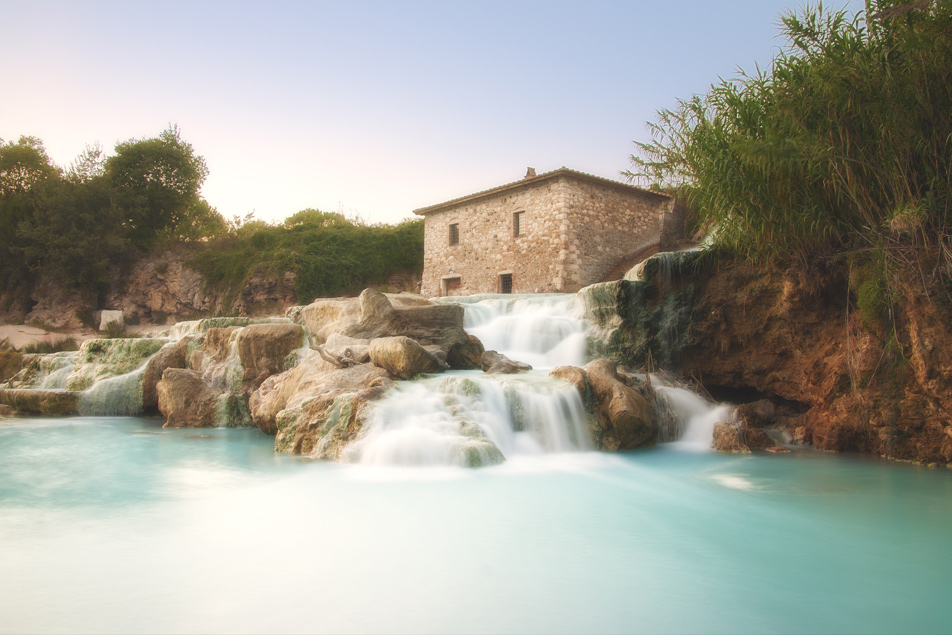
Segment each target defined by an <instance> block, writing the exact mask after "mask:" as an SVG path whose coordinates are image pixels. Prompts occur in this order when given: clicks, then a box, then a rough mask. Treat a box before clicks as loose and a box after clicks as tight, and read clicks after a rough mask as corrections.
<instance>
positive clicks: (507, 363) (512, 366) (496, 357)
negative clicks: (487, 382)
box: [479, 351, 532, 375]
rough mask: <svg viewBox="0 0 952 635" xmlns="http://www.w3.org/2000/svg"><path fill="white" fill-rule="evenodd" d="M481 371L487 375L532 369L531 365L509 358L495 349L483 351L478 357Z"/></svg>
mask: <svg viewBox="0 0 952 635" xmlns="http://www.w3.org/2000/svg"><path fill="white" fill-rule="evenodd" d="M479 363H480V366H481V367H482V369H483V372H484V373H486V374H487V375H510V374H513V373H523V372H525V371H527V370H532V366H530V365H529V364H526V363H525V362H517V361H515V360H512V359H509V358H508V357H506V356H505V355H503V354H502V353H497V352H496V351H484V352H483V354H482V355H481V356H480V359H479Z"/></svg>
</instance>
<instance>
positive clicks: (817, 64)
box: [628, 0, 952, 309]
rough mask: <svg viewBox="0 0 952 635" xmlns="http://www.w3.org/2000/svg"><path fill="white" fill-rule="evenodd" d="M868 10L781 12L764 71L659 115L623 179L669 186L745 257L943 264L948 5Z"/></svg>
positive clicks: (869, 301) (881, 3)
mask: <svg viewBox="0 0 952 635" xmlns="http://www.w3.org/2000/svg"><path fill="white" fill-rule="evenodd" d="M867 7H868V9H867V12H859V13H858V14H856V15H855V16H853V17H852V18H850V17H849V16H848V15H847V14H846V13H845V12H843V11H836V12H828V11H826V10H824V9H822V8H808V9H806V10H805V11H804V13H803V14H802V15H801V16H797V15H794V14H789V15H787V16H785V17H783V32H784V35H785V36H786V39H787V46H786V47H785V48H784V49H783V50H782V51H781V53H780V54H779V55H778V56H777V57H776V58H775V59H774V61H773V63H772V65H771V68H770V70H769V71H765V72H762V71H760V70H758V72H757V73H756V74H753V75H746V74H742V75H741V76H740V77H739V78H738V79H736V80H733V81H722V82H721V83H719V84H717V85H714V86H712V87H711V90H710V92H709V93H708V94H707V95H706V96H703V97H699V96H696V97H694V98H692V99H689V100H684V101H680V102H679V104H678V106H677V107H676V108H675V109H674V110H665V111H662V112H660V113H659V121H658V123H656V124H654V125H653V126H652V132H653V141H652V142H651V143H639V144H636V146H637V148H638V154H636V155H634V156H632V157H631V159H632V165H633V170H632V171H630V172H628V176H629V177H630V178H632V179H635V180H638V179H640V180H642V181H643V182H647V183H651V182H660V183H663V184H664V185H666V186H677V187H679V189H680V193H681V194H682V195H683V196H685V197H686V198H687V200H688V202H689V204H690V205H691V207H692V208H694V209H695V210H696V211H697V212H698V214H699V215H700V217H701V218H700V219H701V221H702V222H705V221H707V222H712V223H713V224H714V225H715V226H716V228H717V229H716V233H715V238H716V241H717V243H718V244H720V245H722V246H725V247H727V248H729V249H730V250H731V251H732V252H733V253H736V254H739V255H741V256H744V257H746V258H749V259H754V260H761V261H762V260H782V259H787V258H794V259H798V260H801V261H805V262H817V261H818V260H819V259H821V258H828V257H832V256H835V255H837V254H841V253H844V252H850V251H856V250H867V249H872V250H878V251H881V252H882V253H883V254H885V256H886V257H888V258H890V259H892V261H893V263H894V265H895V267H896V268H898V267H899V266H900V265H901V263H904V262H919V261H920V258H921V256H923V254H925V255H927V256H928V257H929V258H931V262H930V263H928V264H926V265H924V266H923V268H922V271H923V272H924V273H928V274H931V273H932V272H933V271H949V270H952V269H950V268H948V265H949V264H950V263H952V251H950V248H949V247H948V245H949V244H950V242H952V231H950V225H952V178H950V176H949V175H950V174H952V117H950V116H949V113H950V112H952V76H950V74H949V69H952V0H935V1H933V2H913V3H908V2H902V1H901V0H870V1H869V2H867ZM910 249H912V250H915V251H916V254H915V255H910V254H909V253H908V252H909V250H910ZM943 264H944V265H945V266H943ZM946 276H948V273H946ZM862 288H863V287H862V285H861V286H860V291H859V293H860V295H861V296H862V297H863V298H864V299H863V301H862V302H863V304H865V305H866V306H867V307H868V308H870V309H872V307H873V306H874V305H876V303H877V302H878V300H877V297H878V294H877V292H876V291H875V290H874V285H872V284H870V285H866V286H865V290H862Z"/></svg>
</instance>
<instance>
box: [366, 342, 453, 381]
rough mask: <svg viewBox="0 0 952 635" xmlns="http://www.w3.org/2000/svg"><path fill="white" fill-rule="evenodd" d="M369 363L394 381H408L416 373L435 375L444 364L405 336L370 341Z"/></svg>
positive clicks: (441, 369)
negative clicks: (381, 369) (384, 371)
mask: <svg viewBox="0 0 952 635" xmlns="http://www.w3.org/2000/svg"><path fill="white" fill-rule="evenodd" d="M369 352H370V361H371V363H373V364H374V365H375V366H379V367H380V368H383V369H384V370H386V371H387V374H388V375H389V376H390V377H392V378H394V379H410V378H411V377H413V376H414V375H416V374H417V373H435V372H440V371H443V370H445V369H446V364H445V363H444V362H442V361H440V359H439V358H437V357H436V356H435V355H433V353H431V352H430V351H428V350H426V349H425V348H423V347H422V346H420V344H419V343H417V342H416V341H415V340H412V339H410V338H409V337H405V336H395V337H378V338H376V339H374V340H371V341H370V351H369Z"/></svg>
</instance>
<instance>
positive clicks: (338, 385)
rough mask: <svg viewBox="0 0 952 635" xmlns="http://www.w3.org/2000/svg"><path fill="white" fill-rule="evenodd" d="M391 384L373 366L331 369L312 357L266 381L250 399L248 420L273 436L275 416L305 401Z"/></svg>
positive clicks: (381, 371)
mask: <svg viewBox="0 0 952 635" xmlns="http://www.w3.org/2000/svg"><path fill="white" fill-rule="evenodd" d="M392 384H393V382H392V381H391V380H390V378H389V377H388V376H387V371H385V370H384V369H382V368H379V367H377V366H374V365H373V364H359V365H357V366H350V367H348V368H335V367H332V366H330V365H329V364H327V362H325V361H323V360H322V359H321V358H320V357H319V356H318V355H316V354H315V355H311V356H309V357H308V358H306V359H305V360H304V361H303V362H302V363H301V364H299V365H298V366H295V367H294V368H292V369H291V370H288V371H285V372H283V373H280V374H278V375H272V376H271V377H268V378H267V379H266V380H265V381H264V382H263V383H262V384H261V386H260V387H259V388H258V389H257V390H255V392H254V393H252V395H251V399H250V407H251V418H252V420H253V421H254V423H255V425H256V426H258V427H259V428H260V429H261V430H262V431H263V432H265V433H267V434H275V433H276V432H277V429H278V424H277V419H278V415H279V414H280V413H281V412H282V411H283V410H287V409H294V408H300V407H301V406H302V404H303V403H304V402H305V401H307V400H308V399H312V398H315V397H317V396H320V395H323V394H326V393H332V392H335V391H340V392H350V393H358V392H361V391H363V390H365V389H369V388H378V387H381V388H384V389H385V388H388V387H389V386H391V385H392Z"/></svg>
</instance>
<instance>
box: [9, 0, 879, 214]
mask: <svg viewBox="0 0 952 635" xmlns="http://www.w3.org/2000/svg"><path fill="white" fill-rule="evenodd" d="M828 4H829V3H828ZM802 6H803V3H802V2H799V3H798V2H797V1H796V0H749V1H748V0H743V1H734V2H720V3H715V2H709V1H694V0H691V1H688V0H668V1H663V0H650V1H641V0H629V1H599V0H586V1H584V2H581V1H579V2H566V1H560V0H549V1H546V2H520V1H518V0H509V1H507V2H496V1H493V0H480V1H478V2H473V1H470V2H454V1H448V0H443V1H439V2H423V1H415V0H399V1H398V0H394V1H389V2H386V1H375V2H372V1H360V0H351V1H347V2H341V1H336V2H323V1H312V2H300V1H299V2H282V1H280V0H272V1H269V2H241V1H228V2H203V1H201V0H192V1H189V2H176V1H166V0H163V1H162V2H155V1H151V2H135V1H132V0H126V1H123V2H92V1H83V0H70V1H60V2H44V1H42V0H29V1H19V0H0V24H2V25H3V34H2V38H0V45H2V48H3V51H4V53H3V55H2V56H0V78H2V82H0V85H2V93H0V138H2V139H4V140H6V141H10V140H16V139H18V138H19V137H20V135H33V136H37V137H39V138H40V139H42V140H43V142H44V144H45V146H46V148H47V151H48V153H49V154H50V156H51V157H52V158H53V160H54V161H55V162H56V163H57V164H59V165H61V166H64V167H65V166H68V165H69V164H70V163H71V162H72V161H73V160H74V159H75V157H76V156H77V155H79V154H80V153H81V152H82V151H83V149H84V148H85V146H86V144H90V143H95V142H98V143H99V144H101V145H102V147H103V148H104V149H105V150H106V151H107V152H109V153H112V150H113V148H114V146H115V145H116V143H118V142H121V141H126V140H129V139H132V138H137V139H141V138H149V137H155V136H157V135H158V134H159V133H160V132H161V131H162V130H164V129H166V128H168V127H169V125H170V124H174V125H177V126H178V127H179V129H180V131H181V134H182V138H183V139H184V140H186V141H188V142H189V143H191V144H192V146H193V147H194V149H195V151H196V153H197V154H199V155H201V156H203V157H204V158H205V160H206V162H207V164H208V167H209V171H210V173H209V176H208V179H207V180H206V182H205V184H204V187H203V189H202V195H203V196H204V197H205V199H206V200H208V202H209V203H210V204H211V205H212V206H214V207H216V208H217V209H218V211H219V212H221V213H222V214H223V215H224V216H225V217H226V218H232V217H234V216H241V217H244V216H245V215H247V214H248V213H252V212H253V213H254V215H255V218H257V219H261V220H266V221H269V222H279V221H281V220H282V219H284V218H286V217H288V216H290V215H291V214H294V213H295V212H297V211H299V210H302V209H305V208H308V207H311V208H318V209H320V210H322V211H331V212H333V211H340V212H343V213H344V214H346V215H348V216H350V217H359V218H360V219H362V220H364V221H366V222H371V223H394V222H399V221H401V220H403V219H406V218H410V217H412V212H413V210H414V209H418V208H421V207H426V206H428V205H433V204H436V203H441V202H443V201H446V200H449V199H452V198H456V197H459V196H464V195H466V194H470V193H472V192H476V191H480V190H484V189H488V188H491V187H495V186H497V185H502V184H504V183H509V182H512V181H515V180H518V179H520V178H522V176H523V175H524V174H525V172H526V168H527V167H530V166H531V167H534V168H535V169H536V171H537V172H538V173H540V174H541V173H542V172H547V171H549V170H554V169H557V168H559V167H562V166H565V167H568V168H572V169H575V170H580V171H582V172H588V173H591V174H595V175H597V176H602V177H606V178H611V179H617V180H621V179H622V177H621V176H620V172H622V171H623V170H625V169H627V168H628V167H629V161H628V157H629V156H630V155H631V153H632V152H633V151H634V145H633V141H636V140H637V141H648V140H649V139H650V137H649V133H648V131H647V128H646V123H647V122H649V121H654V120H655V113H656V112H657V111H658V110H659V109H663V108H671V107H674V106H675V104H676V102H677V99H679V98H681V99H686V98H690V97H691V96H692V95H694V94H703V93H705V92H706V91H707V89H708V87H709V86H710V85H711V84H712V83H715V82H717V81H718V78H731V77H735V76H736V74H737V72H738V69H743V70H745V71H753V69H754V68H755V65H756V64H759V65H760V66H761V67H769V62H770V60H771V59H772V57H773V56H774V55H775V53H776V52H777V51H778V50H779V47H781V46H782V45H783V40H782V38H780V36H779V33H780V31H779V24H780V16H781V15H782V14H784V13H787V12H789V11H796V10H799V9H800V8H802ZM830 6H834V7H836V8H841V7H846V8H848V9H849V10H851V11H856V10H859V9H861V8H862V2H860V1H857V0H853V1H850V2H847V1H846V0H843V1H842V2H841V3H839V4H830Z"/></svg>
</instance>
